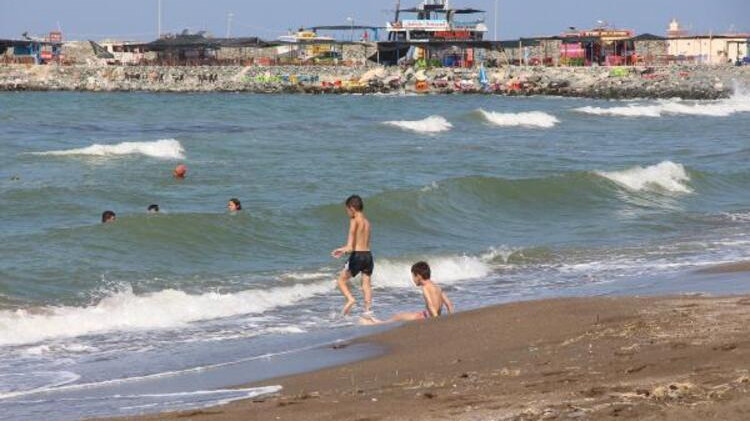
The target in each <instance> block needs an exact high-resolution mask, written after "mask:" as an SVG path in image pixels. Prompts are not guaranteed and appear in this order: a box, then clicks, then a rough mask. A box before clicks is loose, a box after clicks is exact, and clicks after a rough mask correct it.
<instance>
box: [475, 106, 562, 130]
mask: <svg viewBox="0 0 750 421" xmlns="http://www.w3.org/2000/svg"><path fill="white" fill-rule="evenodd" d="M477 113H478V114H479V115H480V116H481V117H482V118H483V119H484V120H485V121H487V122H488V123H491V124H494V125H496V126H500V127H519V126H520V127H536V128H542V129H549V128H552V127H555V125H556V124H558V123H559V122H560V120H558V119H557V117H555V116H553V115H551V114H547V113H545V112H541V111H530V112H522V113H498V112H494V111H485V110H483V109H481V108H480V109H478V110H477Z"/></svg>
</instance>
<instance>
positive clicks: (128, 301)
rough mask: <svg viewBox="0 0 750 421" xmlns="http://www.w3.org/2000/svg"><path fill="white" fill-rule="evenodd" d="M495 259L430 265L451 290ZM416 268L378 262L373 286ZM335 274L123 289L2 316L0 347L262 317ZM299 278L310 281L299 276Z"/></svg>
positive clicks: (400, 282)
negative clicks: (291, 280)
mask: <svg viewBox="0 0 750 421" xmlns="http://www.w3.org/2000/svg"><path fill="white" fill-rule="evenodd" d="M491 258H492V257H491V256H489V255H488V256H479V257H474V256H436V257H429V259H428V261H429V262H430V266H432V273H433V275H434V277H435V279H436V280H437V281H438V282H440V284H441V285H450V284H457V283H460V282H462V281H465V280H471V279H479V278H482V277H485V276H487V275H489V274H490V272H491V270H492V269H491V263H490V260H491ZM412 263H413V260H400V259H393V260H391V259H380V260H378V261H377V262H376V270H375V273H374V276H373V285H374V287H375V288H409V287H413V285H412V283H411V278H410V275H409V274H410V268H411V265H412ZM310 275H311V276H310V277H309V278H319V277H323V276H325V275H324V274H322V272H317V271H316V272H313V273H311V274H310ZM336 275H337V273H334V272H329V273H328V276H325V279H321V280H318V281H315V282H310V283H304V284H303V283H299V284H294V285H291V286H278V287H274V288H268V289H251V290H245V291H240V292H236V293H227V294H221V293H216V292H211V293H204V294H195V295H194V294H188V293H186V292H183V291H178V290H171V289H170V290H162V291H158V292H154V293H149V294H143V295H137V294H134V293H133V291H132V290H131V289H130V288H128V287H125V288H123V290H121V291H118V292H114V293H111V294H110V295H108V296H106V297H105V298H103V299H102V300H101V301H99V302H98V303H96V304H94V305H91V306H85V307H73V306H67V307H44V308H42V309H38V310H34V311H33V312H32V311H26V310H5V311H0V346H3V345H23V344H36V343H39V342H42V341H45V340H50V339H59V338H72V337H78V336H83V335H95V334H104V333H109V332H115V331H145V330H154V329H174V328H181V327H184V326H186V325H189V324H190V323H194V322H199V321H204V320H214V319H221V318H228V317H234V316H242V315H251V314H260V313H264V312H266V311H269V310H273V309H276V308H280V307H284V306H290V305H293V304H296V303H299V302H302V301H305V300H308V299H311V298H314V297H316V296H322V295H325V294H331V293H335V289H334V287H335V282H333V281H334V279H335V278H336ZM295 277H296V278H301V279H304V278H308V277H307V276H304V274H299V273H297V274H295ZM284 278H285V276H282V279H284ZM287 282H288V281H287ZM288 333H294V332H293V331H288Z"/></svg>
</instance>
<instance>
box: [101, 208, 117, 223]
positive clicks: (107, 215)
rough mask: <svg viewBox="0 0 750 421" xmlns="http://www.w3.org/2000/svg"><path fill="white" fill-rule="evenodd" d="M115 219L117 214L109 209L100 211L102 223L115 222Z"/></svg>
mask: <svg viewBox="0 0 750 421" xmlns="http://www.w3.org/2000/svg"><path fill="white" fill-rule="evenodd" d="M116 220H117V215H116V214H115V213H114V212H113V211H111V210H108V211H104V212H102V224H107V223H110V222H115V221H116Z"/></svg>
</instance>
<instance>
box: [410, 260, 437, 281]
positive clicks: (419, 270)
mask: <svg viewBox="0 0 750 421" xmlns="http://www.w3.org/2000/svg"><path fill="white" fill-rule="evenodd" d="M411 273H413V274H414V275H419V276H421V277H422V279H425V280H426V279H430V276H432V271H431V270H430V265H428V264H427V262H417V263H414V265H413V266H412V267H411Z"/></svg>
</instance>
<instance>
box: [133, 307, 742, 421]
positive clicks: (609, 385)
mask: <svg viewBox="0 0 750 421" xmlns="http://www.w3.org/2000/svg"><path fill="white" fill-rule="evenodd" d="M361 341H365V342H375V343H379V344H382V345H385V346H386V347H387V349H389V352H387V353H386V354H385V355H383V356H381V357H378V358H375V359H372V360H368V361H363V362H358V363H353V364H349V365H345V366H341V367H336V368H330V369H324V370H321V371H317V372H313V373H306V374H301V375H296V376H290V377H285V378H280V379H275V380H272V381H268V382H263V383H260V384H257V385H274V384H280V385H283V387H284V389H283V390H282V391H281V392H280V393H279V394H277V395H273V396H266V397H263V398H259V399H256V400H248V401H240V402H235V403H232V404H229V405H226V406H222V407H216V408H209V409H204V410H199V411H188V412H183V413H173V414H160V415H157V416H150V417H141V418H136V419H139V420H157V419H158V420H163V419H168V420H183V419H189V420H212V421H219V420H228V421H229V420H232V421H233V420H325V421H335V420H359V421H365V420H371V421H374V420H519V421H520V420H524V421H525V420H554V419H561V420H566V419H586V420H600V419H633V420H636V419H637V420H680V421H686V420H706V419H717V420H746V419H750V296H737V297H724V298H706V297H697V296H691V297H673V298H670V297H666V298H664V297H662V298H576V299H557V300H545V301H533V302H521V303H512V304H507V305H502V306H497V307H490V308H485V309H480V310H476V311H470V312H465V313H460V314H458V315H455V316H452V317H448V318H444V319H441V320H432V321H426V322H415V323H411V324H406V325H403V326H401V327H398V328H396V329H393V330H390V331H387V332H384V333H380V334H377V335H374V336H371V337H367V338H364V339H362V340H361ZM336 351H337V350H336V349H331V350H330V352H336Z"/></svg>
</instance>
